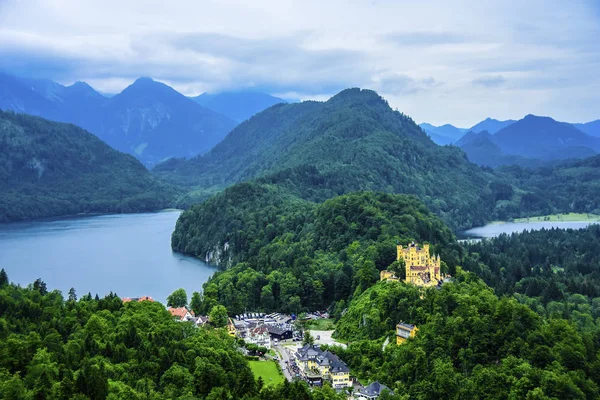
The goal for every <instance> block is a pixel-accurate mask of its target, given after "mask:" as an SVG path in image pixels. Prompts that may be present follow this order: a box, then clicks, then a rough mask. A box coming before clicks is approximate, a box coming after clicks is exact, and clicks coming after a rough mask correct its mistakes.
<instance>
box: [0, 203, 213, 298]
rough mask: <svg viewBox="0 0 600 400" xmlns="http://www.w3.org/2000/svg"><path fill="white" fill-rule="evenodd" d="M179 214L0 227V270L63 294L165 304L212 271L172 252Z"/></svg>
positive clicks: (13, 278) (199, 284)
mask: <svg viewBox="0 0 600 400" xmlns="http://www.w3.org/2000/svg"><path fill="white" fill-rule="evenodd" d="M179 214H180V212H178V211H169V212H161V213H151V214H127V215H103V216H95V217H84V218H72V219H62V220H57V221H43V222H24V223H14V224H0V268H4V269H5V270H6V271H7V273H8V277H9V279H10V280H11V281H12V282H15V283H18V284H20V285H22V286H26V285H28V284H29V283H32V282H33V281H34V280H36V279H37V278H41V279H42V280H43V281H44V282H46V284H47V285H48V289H49V290H53V289H59V290H61V291H62V292H63V295H65V297H66V295H67V293H68V291H69V289H70V288H71V287H74V288H75V289H76V291H77V294H78V295H79V296H81V295H83V294H85V293H87V292H91V293H92V295H95V294H96V293H98V294H99V295H100V296H103V295H104V294H106V293H108V292H110V291H112V292H115V293H117V294H118V295H119V296H121V297H139V296H143V295H148V296H152V297H153V298H154V299H155V300H158V301H161V302H163V303H164V302H166V298H167V296H168V295H169V294H170V293H171V292H173V290H175V289H177V288H180V287H182V288H184V289H186V291H187V293H188V298H189V297H191V294H192V292H193V291H200V290H201V289H202V284H203V283H204V282H206V280H207V279H208V278H209V277H210V275H212V273H213V272H214V271H215V269H214V268H213V267H211V266H209V265H207V264H205V263H203V262H201V261H200V260H197V259H194V258H191V257H186V256H182V255H180V254H177V253H173V252H172V251H171V233H172V232H173V229H174V228H175V222H176V221H177V217H178V216H179Z"/></svg>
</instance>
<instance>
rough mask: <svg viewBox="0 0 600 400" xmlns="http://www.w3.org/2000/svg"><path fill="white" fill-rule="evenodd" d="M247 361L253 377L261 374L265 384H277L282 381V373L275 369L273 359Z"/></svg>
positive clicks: (255, 377)
mask: <svg viewBox="0 0 600 400" xmlns="http://www.w3.org/2000/svg"><path fill="white" fill-rule="evenodd" d="M248 363H249V364H250V369H251V370H252V373H253V374H254V379H258V377H259V376H261V377H262V379H263V382H264V383H265V385H277V384H278V383H281V382H283V379H284V378H283V375H282V374H281V372H279V369H277V365H276V364H275V361H248Z"/></svg>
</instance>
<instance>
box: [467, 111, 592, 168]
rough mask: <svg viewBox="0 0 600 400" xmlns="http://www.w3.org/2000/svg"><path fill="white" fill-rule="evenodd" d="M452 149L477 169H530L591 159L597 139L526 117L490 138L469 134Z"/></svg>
mask: <svg viewBox="0 0 600 400" xmlns="http://www.w3.org/2000/svg"><path fill="white" fill-rule="evenodd" d="M456 145H457V146H458V147H460V148H461V149H463V150H464V151H465V153H467V156H468V157H469V160H471V161H473V162H475V163H477V164H480V165H486V166H491V167H496V166H499V165H509V164H517V165H522V166H532V165H539V164H540V163H541V162H548V161H556V160H564V159H570V158H586V157H591V156H594V155H596V154H597V153H598V152H599V151H600V138H597V137H593V136H590V135H587V134H585V133H584V132H582V131H580V130H579V129H577V128H576V127H574V126H573V125H572V124H568V123H565V122H558V121H555V120H553V119H552V118H549V117H538V116H535V115H527V116H526V117H525V118H523V119H522V120H519V121H517V122H514V123H512V124H509V125H507V126H506V127H505V128H503V129H500V130H499V131H497V132H495V133H494V134H491V133H490V132H488V131H482V132H475V131H470V132H468V133H467V134H466V135H465V136H464V137H462V138H461V139H460V140H459V141H458V142H456Z"/></svg>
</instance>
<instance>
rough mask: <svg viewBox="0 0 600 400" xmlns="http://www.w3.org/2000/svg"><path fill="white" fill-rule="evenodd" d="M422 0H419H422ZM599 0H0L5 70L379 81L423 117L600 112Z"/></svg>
mask: <svg viewBox="0 0 600 400" xmlns="http://www.w3.org/2000/svg"><path fill="white" fill-rule="evenodd" d="M417 3H419V4H417ZM599 4H600V1H597V0H589V1H569V2H567V1H554V0H545V1H538V0H527V1H513V0H503V1H485V2H483V1H461V0H453V1H437V0H430V1H422V2H415V1H399V0H395V1H387V0H386V1H383V0H371V1H361V0H345V1H338V0H329V1H327V2H324V1H312V0H304V1H293V2H292V1H286V0H277V1H260V0H256V1H232V0H219V1H211V0H194V1H185V0H177V1H166V0H162V1H157V0H127V1H123V0H118V1H117V0H103V1H95V0H78V1H77V0H69V1H67V0H45V1H40V0H0V69H3V70H8V71H10V72H13V73H16V74H18V75H25V76H31V77H38V78H47V79H52V80H56V81H58V82H61V83H63V84H70V83H73V82H75V81H78V80H81V81H86V82H88V83H90V84H91V85H92V86H93V87H95V88H96V89H98V90H100V91H103V92H110V93H114V92H119V91H120V90H122V89H123V88H124V87H126V86H127V85H129V84H130V83H131V82H132V81H133V80H135V79H136V78H137V77H139V76H150V77H153V78H155V79H157V80H160V81H163V82H165V83H167V84H169V85H171V86H173V87H174V88H176V89H177V90H179V91H181V92H182V93H184V94H186V95H195V94H199V93H202V92H204V91H209V92H215V91H221V90H232V89H244V88H253V89H259V90H264V91H267V92H270V93H272V94H276V95H279V96H283V97H289V98H300V99H318V100H324V99H327V98H328V97H329V96H331V95H333V94H335V93H336V92H337V91H339V90H341V89H343V88H346V87H354V86H358V87H363V88H371V89H374V90H377V91H378V92H379V93H380V94H381V95H383V96H384V97H385V98H386V99H387V100H388V101H389V103H390V105H391V106H392V107H394V108H397V109H398V110H400V111H403V112H404V113H406V114H408V115H410V116H412V117H413V118H414V119H415V120H416V121H418V122H423V121H427V122H430V123H434V124H443V123H452V124H455V125H457V126H462V127H469V126H471V125H473V124H474V123H476V122H477V121H479V120H481V119H484V118H485V117H488V116H491V117H494V118H498V119H508V118H513V119H518V118H522V117H523V116H524V115H526V114H529V113H533V114H537V115H549V116H552V117H554V118H556V119H559V120H562V121H569V122H582V121H590V120H595V119H599V118H600V96H599V93H600V73H598V71H600V40H598V38H600V5H599Z"/></svg>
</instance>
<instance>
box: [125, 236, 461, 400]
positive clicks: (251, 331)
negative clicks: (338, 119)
mask: <svg viewBox="0 0 600 400" xmlns="http://www.w3.org/2000/svg"><path fill="white" fill-rule="evenodd" d="M397 260H398V261H402V262H403V263H404V266H405V279H404V280H402V279H401V278H400V277H398V274H397V272H396V271H388V270H382V271H380V281H385V282H400V281H404V282H405V283H409V284H413V285H416V286H420V287H437V288H440V287H441V286H442V284H443V283H444V282H447V281H449V279H450V277H449V276H445V275H443V274H442V273H441V265H440V264H441V262H440V257H439V255H438V256H431V255H430V253H429V245H428V244H424V245H423V247H420V246H418V245H417V244H415V243H414V242H413V243H411V244H409V245H408V246H406V247H403V246H401V245H398V246H397ZM131 301H153V299H152V298H151V297H148V296H144V297H140V298H124V299H123V302H124V303H126V302H131ZM167 310H168V311H169V313H170V314H171V316H172V317H173V318H174V319H176V320H177V321H180V322H190V323H192V324H194V325H195V326H197V327H199V328H202V327H205V326H208V324H209V317H208V316H205V315H194V312H193V311H192V310H190V309H189V308H187V307H168V308H167ZM319 321H321V322H323V321H330V320H329V314H328V313H327V312H311V313H303V314H301V315H299V316H296V315H293V314H292V315H287V314H281V313H277V312H274V313H269V314H266V313H262V312H246V313H243V314H239V315H234V316H229V317H228V318H227V324H226V329H227V332H228V334H229V335H230V336H232V337H235V338H237V339H239V340H241V343H244V346H240V348H239V351H241V352H244V354H246V355H247V356H248V357H249V358H252V360H251V361H250V363H251V364H250V365H251V368H253V366H254V368H253V372H255V375H258V376H261V378H262V379H263V381H264V380H265V378H266V379H268V381H267V382H265V383H266V384H271V383H277V382H275V381H273V379H276V380H278V381H282V380H283V379H287V380H288V381H293V380H303V381H305V382H306V383H308V384H309V385H310V386H323V385H324V384H325V383H326V382H328V383H329V384H330V385H331V387H333V388H334V389H336V390H338V391H343V390H345V391H347V392H348V393H349V399H370V400H373V399H377V398H378V397H379V396H380V394H381V393H382V392H383V391H384V390H387V391H389V392H392V391H391V390H390V389H389V388H388V387H387V386H385V385H384V384H382V383H380V382H376V381H375V382H370V383H369V384H365V385H363V384H362V383H361V382H360V381H359V380H358V379H357V377H355V376H353V375H352V374H351V371H350V368H349V367H348V366H347V365H346V363H345V362H344V361H342V360H341V359H340V358H339V357H338V356H337V355H336V354H335V353H334V352H333V351H330V350H329V348H330V347H332V346H341V347H345V346H346V345H345V344H344V343H341V342H337V341H336V340H335V339H333V337H332V335H333V332H334V330H333V329H330V330H317V329H314V328H313V329H311V326H319ZM417 332H418V327H417V326H416V325H414V324H411V323H410V322H405V321H398V323H397V325H396V329H395V344H396V345H397V346H399V345H402V344H403V343H404V342H406V341H407V340H409V339H411V338H414V337H415V335H416V334H417ZM322 346H327V348H326V349H325V350H323V348H322ZM269 363H270V364H269ZM257 366H260V368H258V367H257ZM265 367H267V368H265ZM255 369H256V371H255ZM269 369H270V370H271V372H270V373H265V372H264V371H265V370H269ZM263 375H264V377H263Z"/></svg>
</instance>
